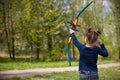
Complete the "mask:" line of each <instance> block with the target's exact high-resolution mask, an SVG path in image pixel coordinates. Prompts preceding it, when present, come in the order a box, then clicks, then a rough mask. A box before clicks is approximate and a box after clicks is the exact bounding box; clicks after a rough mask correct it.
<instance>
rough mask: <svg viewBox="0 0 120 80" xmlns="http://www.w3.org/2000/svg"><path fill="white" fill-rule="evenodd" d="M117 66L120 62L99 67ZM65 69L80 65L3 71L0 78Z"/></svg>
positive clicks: (76, 69)
mask: <svg viewBox="0 0 120 80" xmlns="http://www.w3.org/2000/svg"><path fill="white" fill-rule="evenodd" d="M117 66H120V63H111V64H101V65H98V68H108V67H117ZM64 71H78V66H75V67H62V68H38V69H26V70H9V71H1V72H0V79H4V78H12V77H23V76H30V75H38V74H46V73H52V72H64Z"/></svg>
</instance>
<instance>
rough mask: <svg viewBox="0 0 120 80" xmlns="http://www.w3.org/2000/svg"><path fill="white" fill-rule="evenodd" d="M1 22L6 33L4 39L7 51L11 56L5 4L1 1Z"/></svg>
mask: <svg viewBox="0 0 120 80" xmlns="http://www.w3.org/2000/svg"><path fill="white" fill-rule="evenodd" d="M3 23H4V28H5V29H4V30H5V34H6V40H7V47H8V53H9V57H10V58H12V56H11V50H10V41H9V35H8V31H7V26H6V8H5V4H4V3H3Z"/></svg>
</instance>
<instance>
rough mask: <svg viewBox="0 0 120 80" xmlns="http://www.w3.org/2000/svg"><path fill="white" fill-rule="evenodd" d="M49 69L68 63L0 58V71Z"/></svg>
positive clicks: (74, 63)
mask: <svg viewBox="0 0 120 80" xmlns="http://www.w3.org/2000/svg"><path fill="white" fill-rule="evenodd" d="M114 62H120V60H118V61H117V60H99V61H98V64H105V63H114ZM72 66H78V61H72ZM49 67H68V62H67V60H66V61H56V62H40V61H33V62H32V63H30V60H29V58H16V59H15V60H14V61H13V60H10V59H9V58H7V57H0V71H5V70H15V69H17V70H22V69H32V68H49Z"/></svg>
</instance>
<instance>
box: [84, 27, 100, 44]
mask: <svg viewBox="0 0 120 80" xmlns="http://www.w3.org/2000/svg"><path fill="white" fill-rule="evenodd" d="M100 34H101V32H100V31H94V30H92V28H88V29H87V33H86V35H85V36H86V37H87V40H88V41H89V42H90V43H94V42H95V41H96V40H97V39H98V36H99V35H100Z"/></svg>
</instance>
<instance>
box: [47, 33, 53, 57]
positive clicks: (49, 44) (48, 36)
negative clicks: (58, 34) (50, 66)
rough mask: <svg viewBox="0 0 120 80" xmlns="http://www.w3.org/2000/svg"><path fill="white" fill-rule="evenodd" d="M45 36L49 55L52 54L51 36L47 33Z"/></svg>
mask: <svg viewBox="0 0 120 80" xmlns="http://www.w3.org/2000/svg"><path fill="white" fill-rule="evenodd" d="M47 38H48V42H47V45H48V52H49V57H51V56H52V54H51V51H52V37H51V36H50V34H49V33H48V35H47Z"/></svg>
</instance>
